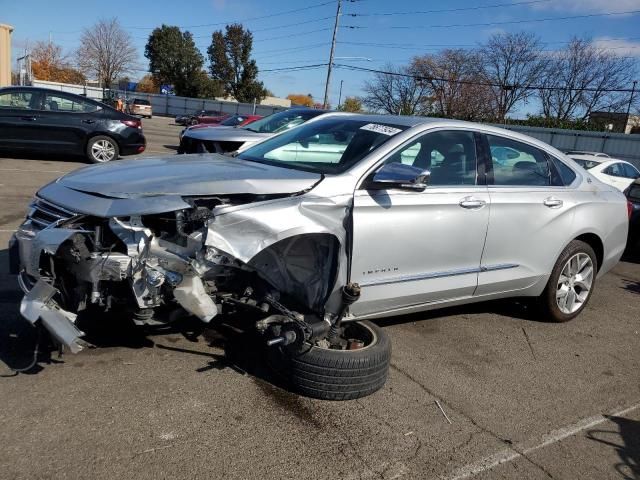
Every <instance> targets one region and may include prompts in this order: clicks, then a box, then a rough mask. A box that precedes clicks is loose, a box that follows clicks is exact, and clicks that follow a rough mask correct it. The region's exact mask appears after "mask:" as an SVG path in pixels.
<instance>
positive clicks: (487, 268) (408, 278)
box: [360, 263, 519, 287]
mask: <svg viewBox="0 0 640 480" xmlns="http://www.w3.org/2000/svg"><path fill="white" fill-rule="evenodd" d="M517 267H519V265H517V264H515V263H504V264H500V265H483V266H481V267H478V268H462V269H459V270H448V271H444V272H431V273H420V274H415V275H400V276H397V277H391V278H381V279H379V280H371V281H370V282H360V286H361V287H373V286H378V285H390V284H393V283H404V282H415V281H419V280H431V279H434V278H443V277H455V276H458V275H469V274H471V273H484V272H494V271H496V270H506V269H509V268H517Z"/></svg>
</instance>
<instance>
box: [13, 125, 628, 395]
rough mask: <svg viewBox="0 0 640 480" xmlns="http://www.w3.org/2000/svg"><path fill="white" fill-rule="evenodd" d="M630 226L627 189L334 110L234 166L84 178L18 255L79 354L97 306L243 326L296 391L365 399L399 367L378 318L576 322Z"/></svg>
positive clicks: (532, 151)
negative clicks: (533, 309)
mask: <svg viewBox="0 0 640 480" xmlns="http://www.w3.org/2000/svg"><path fill="white" fill-rule="evenodd" d="M627 229H628V218H627V205H626V200H625V198H624V196H623V195H622V194H621V193H620V192H619V191H617V190H616V189H615V188H613V187H610V186H607V185H605V184H603V183H601V182H599V181H598V180H597V179H595V178H594V177H592V176H591V175H590V174H589V173H588V172H586V171H585V170H583V169H581V168H580V167H578V166H577V165H576V164H575V163H574V162H573V161H571V160H570V159H568V158H567V157H566V156H565V155H564V154H562V153H561V152H559V151H558V150H556V149H554V148H552V147H550V146H549V145H547V144H544V143H542V142H540V141H537V140H534V139H533V138H529V137H526V136H523V135H520V134H517V133H514V132H509V131H506V130H501V129H498V128H494V127H489V126H485V125H478V124H473V123H466V122H458V121H450V120H441V119H429V118H412V117H395V116H375V115H356V114H346V113H329V114H326V115H322V116H319V117H317V118H314V119H312V120H310V121H308V122H306V123H305V124H303V125H301V126H299V127H296V128H293V129H291V130H288V131H285V132H283V133H281V134H279V135H277V136H275V137H272V138H269V139H266V140H264V141H262V142H260V143H257V144H255V145H253V146H251V147H248V148H244V149H241V150H240V151H239V152H236V153H235V154H234V156H223V155H217V154H206V155H186V156H182V157H171V158H149V159H140V160H135V161H122V162H116V163H113V164H107V165H100V166H94V167H87V168H84V169H80V170H77V171H75V172H72V173H70V174H68V175H66V176H64V177H62V178H60V179H58V180H57V181H55V182H53V183H51V184H49V185H47V186H45V187H44V188H42V189H41V190H40V191H39V192H38V194H37V197H36V199H35V200H34V202H33V204H32V205H31V208H30V210H29V214H28V217H27V220H26V221H25V222H24V224H23V225H22V226H21V227H20V229H19V231H18V232H17V233H16V235H15V237H14V240H13V244H12V247H11V251H12V258H13V259H14V265H15V270H16V272H19V274H20V276H19V279H20V283H21V286H22V287H23V289H24V290H25V297H24V300H23V301H22V305H21V311H22V313H23V315H24V316H25V317H26V318H27V319H28V320H30V321H31V322H36V321H37V320H38V319H40V320H41V321H42V324H43V325H44V326H45V327H46V328H47V329H48V330H49V332H50V333H51V334H52V336H53V337H54V338H55V339H56V340H57V341H59V342H60V343H62V344H64V345H67V346H68V347H69V348H70V349H71V350H72V351H77V350H78V349H79V348H80V347H81V339H80V337H81V336H82V332H80V331H79V330H78V329H77V327H76V325H75V320H76V316H77V315H83V314H85V312H87V311H91V310H92V309H96V308H100V309H111V310H115V311H117V310H118V309H128V311H133V313H134V319H135V320H136V322H138V323H144V322H145V321H146V319H151V318H153V319H154V321H155V322H162V321H163V320H162V318H164V317H163V314H164V313H169V314H170V313H171V312H174V313H175V312H176V311H178V312H186V313H188V314H190V315H192V316H195V317H198V318H199V319H201V320H202V321H203V322H210V321H215V320H213V319H214V318H215V317H217V316H220V317H224V316H226V315H227V314H228V313H229V312H240V313H242V315H241V316H243V318H245V319H247V318H248V319H253V320H251V323H252V325H253V327H255V329H256V330H257V332H258V333H259V334H261V335H263V336H264V342H265V344H266V345H268V348H267V349H266V355H267V358H268V361H269V364H270V365H271V366H272V367H273V368H274V369H276V370H277V371H278V372H280V373H281V374H282V377H283V378H285V379H287V381H288V385H289V386H290V387H291V388H292V389H294V390H295V391H298V392H301V393H303V394H305V395H309V396H313V397H318V398H325V399H351V398H358V397H361V396H364V395H368V394H370V393H372V392H374V391H376V390H377V389H379V388H380V387H381V386H382V385H383V384H384V382H385V379H386V376H387V371H388V367H389V360H390V354H391V344H390V340H389V338H388V336H387V334H386V333H385V331H384V330H383V329H381V328H379V327H378V326H376V325H375V324H374V323H371V322H369V321H368V319H374V318H381V317H388V316H392V315H400V314H405V313H409V312H419V311H424V310H428V309H433V308H439V307H444V306H450V305H460V304H466V303H471V302H478V301H484V300H490V299H497V298H506V297H531V298H535V299H537V304H538V305H539V307H540V317H541V319H543V320H548V321H557V322H563V321H567V320H570V319H572V318H574V317H575V316H576V315H578V314H579V313H580V312H581V311H582V310H583V309H584V308H585V306H586V305H587V302H588V301H589V299H590V297H591V295H592V293H593V290H594V287H595V282H596V279H597V278H598V277H599V276H601V275H603V274H604V273H606V272H607V271H608V270H609V269H611V268H612V267H613V266H614V265H615V264H616V263H617V262H618V260H619V259H620V257H621V255H622V253H623V250H624V248H625V242H626V237H627ZM169 316H171V315H169Z"/></svg>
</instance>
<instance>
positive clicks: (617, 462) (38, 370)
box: [0, 117, 640, 480]
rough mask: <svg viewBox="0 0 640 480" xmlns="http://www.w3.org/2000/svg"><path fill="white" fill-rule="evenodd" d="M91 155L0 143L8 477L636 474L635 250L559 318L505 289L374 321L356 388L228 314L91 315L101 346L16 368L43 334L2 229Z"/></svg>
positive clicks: (1, 342)
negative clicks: (155, 324)
mask: <svg viewBox="0 0 640 480" xmlns="http://www.w3.org/2000/svg"><path fill="white" fill-rule="evenodd" d="M143 125H144V130H145V134H146V135H147V140H148V143H149V147H148V149H147V151H146V152H145V154H143V155H142V156H139V157H138V158H142V157H144V156H149V155H158V154H165V155H173V154H174V152H175V146H176V145H177V134H178V132H179V130H180V128H181V127H177V126H175V125H173V121H172V120H171V119H167V118H163V117H154V118H153V119H150V120H144V121H143ZM83 165H84V164H83V163H81V160H80V159H68V158H60V157H47V158H41V157H40V158H37V157H27V158H6V157H4V158H0V205H1V210H0V271H1V272H2V273H0V405H2V408H1V409H0V465H1V466H2V468H0V479H16V478H94V479H102V478H105V479H106V478H108V479H113V478H150V479H151V478H153V479H156V478H207V479H223V478H224V479H253V478H256V479H289V478H291V479H294V478H295V479H300V478H305V479H325V478H335V479H394V478H402V479H465V478H478V479H496V478H508V479H512V478H513V479H539V478H554V479H598V480H600V479H633V478H640V381H639V380H640V374H639V368H640V349H639V348H638V346H639V343H640V254H638V255H636V256H635V257H634V256H633V255H631V256H629V257H627V258H625V260H624V261H622V262H621V263H620V264H619V265H617V266H616V267H615V268H614V269H613V270H612V271H611V272H609V273H608V274H606V275H605V276H603V277H602V278H600V280H599V281H598V283H597V286H596V290H595V292H594V295H593V297H592V299H591V302H590V304H589V306H588V308H587V309H586V310H585V311H584V312H583V313H582V314H581V315H580V317H579V318H577V319H576V320H574V321H572V322H569V323H566V324H548V323H542V322H539V321H537V320H536V319H535V316H534V315H533V314H532V313H531V312H530V311H529V310H528V309H527V308H526V306H524V305H521V304H519V303H517V302H513V301H505V302H492V303H486V304H477V305H473V306H467V307H460V308H454V309H446V310H439V311H434V312H430V313H426V314H425V313H422V314H415V315H409V316H402V317H395V318H389V319H384V320H380V321H378V322H377V323H378V324H379V325H381V326H383V327H384V328H385V329H386V330H387V331H388V332H389V334H390V335H391V338H392V342H393V356H392V364H391V371H390V377H389V381H388V382H387V384H386V385H385V387H384V388H383V389H382V390H381V391H379V392H377V393H376V394H374V395H372V396H370V397H366V398H363V399H360V400H356V401H350V402H324V401H318V400H312V399H308V398H304V397H300V396H297V395H294V394H291V393H289V392H287V391H285V390H283V389H281V388H279V387H278V386H277V382H275V381H274V379H272V378H271V377H270V376H269V373H268V372H267V371H265V369H264V368H263V359H262V358H261V356H260V354H259V349H257V348H255V344H254V343H253V340H252V339H251V337H250V336H248V335H247V334H245V333H243V331H242V330H240V329H238V328H235V325H234V323H233V321H232V320H233V319H230V320H229V321H228V322H227V323H223V324H219V325H215V326H212V327H207V328H202V326H200V325H199V324H198V323H197V322H194V323H188V324H185V325H184V326H180V327H175V328H174V329H171V330H166V331H145V330H142V329H136V328H133V327H131V326H130V325H129V324H128V323H127V322H126V320H125V319H123V318H118V317H116V316H113V315H112V316H109V315H107V316H105V317H104V318H102V317H101V318H96V319H95V321H94V322H92V325H91V326H88V328H87V329H86V331H87V332H88V334H89V335H90V339H91V341H92V343H94V344H95V345H96V348H92V349H88V350H85V351H83V352H81V353H80V354H78V355H72V354H65V355H63V356H62V357H61V358H59V357H58V355H57V354H55V353H54V354H51V355H48V354H46V353H42V354H41V355H40V356H39V363H38V365H37V367H35V368H34V369H32V370H30V371H29V372H27V373H21V374H15V373H13V372H12V371H11V368H20V367H21V366H25V365H28V364H29V362H30V361H31V358H32V353H33V351H32V348H33V345H34V342H35V334H34V332H33V331H32V330H31V327H30V326H29V325H28V324H27V323H26V322H24V321H23V320H21V319H20V316H19V311H18V308H19V301H20V299H21V293H20V291H19V289H18V287H17V286H16V281H15V277H13V276H10V275H8V274H6V271H7V267H8V259H7V250H6V244H7V242H8V240H9V237H10V236H11V233H12V232H13V231H14V230H15V229H16V227H17V226H18V225H19V224H20V222H21V219H22V218H23V216H24V214H25V210H26V206H27V204H28V202H29V200H30V199H31V197H32V196H33V194H34V193H35V192H36V190H37V189H38V188H39V187H40V186H42V185H43V184H45V183H47V182H49V181H51V180H53V179H55V178H56V177H58V176H60V175H63V174H64V173H66V172H69V171H71V170H74V169H76V168H78V167H81V166H83ZM440 407H441V408H440ZM445 414H446V415H445Z"/></svg>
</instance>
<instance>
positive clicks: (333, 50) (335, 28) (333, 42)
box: [322, 0, 342, 108]
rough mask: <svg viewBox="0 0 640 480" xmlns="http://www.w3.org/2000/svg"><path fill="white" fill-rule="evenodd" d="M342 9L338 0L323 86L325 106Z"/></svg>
mask: <svg viewBox="0 0 640 480" xmlns="http://www.w3.org/2000/svg"><path fill="white" fill-rule="evenodd" d="M341 11H342V0H338V10H337V11H336V23H335V24H334V25H333V39H332V40H331V52H330V53H329V65H328V67H327V82H326V83H325V86H324V101H323V102H322V107H323V108H327V105H328V104H329V84H330V83H331V69H332V68H333V54H334V52H335V49H336V36H337V34H338V22H339V21H340V12H341Z"/></svg>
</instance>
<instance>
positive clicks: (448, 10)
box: [345, 0, 552, 17]
mask: <svg viewBox="0 0 640 480" xmlns="http://www.w3.org/2000/svg"><path fill="white" fill-rule="evenodd" d="M551 1H552V0H528V1H523V2H511V3H494V4H492V5H479V6H475V7H459V8H444V9H437V10H417V11H413V12H373V13H345V15H346V16H349V17H390V16H394V15H423V14H434V13H454V12H467V11H472V10H487V9H491V8H500V7H520V6H523V5H533V4H537V3H549V2H551Z"/></svg>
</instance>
